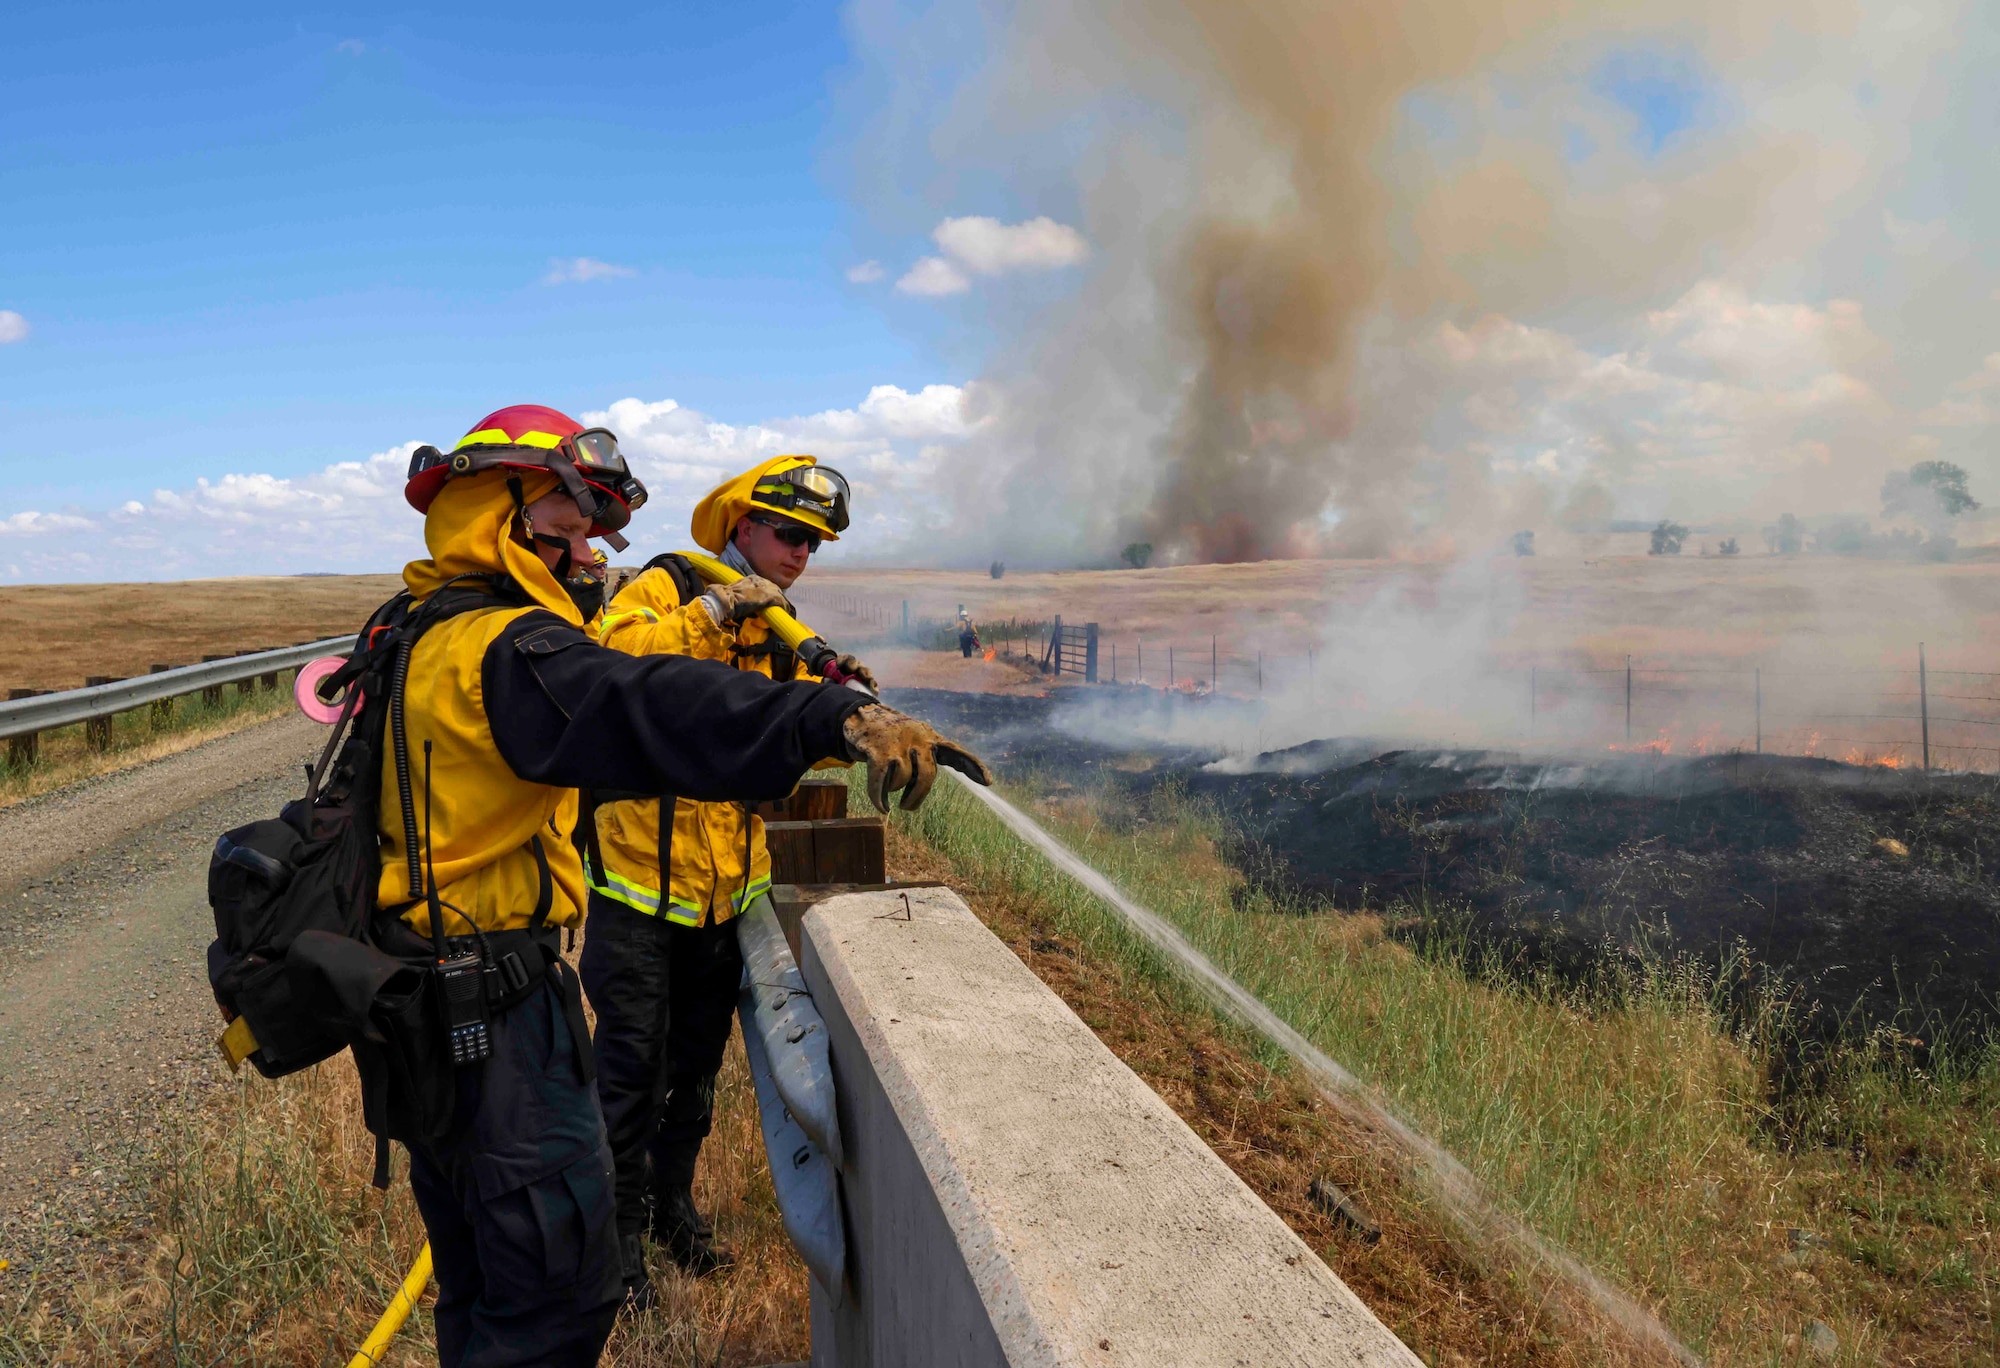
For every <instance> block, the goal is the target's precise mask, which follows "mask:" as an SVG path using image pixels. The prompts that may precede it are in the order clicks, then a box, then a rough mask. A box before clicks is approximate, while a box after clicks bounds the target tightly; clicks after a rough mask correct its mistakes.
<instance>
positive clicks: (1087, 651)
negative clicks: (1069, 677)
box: [1083, 622, 1097, 684]
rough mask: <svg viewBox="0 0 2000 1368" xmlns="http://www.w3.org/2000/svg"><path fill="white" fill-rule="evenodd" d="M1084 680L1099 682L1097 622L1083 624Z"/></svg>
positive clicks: (1085, 681) (1087, 682)
mask: <svg viewBox="0 0 2000 1368" xmlns="http://www.w3.org/2000/svg"><path fill="white" fill-rule="evenodd" d="M1083 682H1084V683H1086V684H1095V683H1096V682H1097V624H1096V623H1094V622H1086V623H1084V624H1083Z"/></svg>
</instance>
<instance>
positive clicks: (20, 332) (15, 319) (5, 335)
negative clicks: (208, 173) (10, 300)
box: [0, 309, 28, 347]
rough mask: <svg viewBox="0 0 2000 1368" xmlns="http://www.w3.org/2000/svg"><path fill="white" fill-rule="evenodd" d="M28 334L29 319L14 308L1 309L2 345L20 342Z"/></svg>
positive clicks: (0, 331)
mask: <svg viewBox="0 0 2000 1368" xmlns="http://www.w3.org/2000/svg"><path fill="white" fill-rule="evenodd" d="M27 335H28V320H27V319H25V318H23V317H21V315H19V314H17V313H15V312H14V311H13V310H12V309H0V347H4V346H6V345H7V344H8V343H9V342H19V341H21V340H22V339H24V338H25V337H27Z"/></svg>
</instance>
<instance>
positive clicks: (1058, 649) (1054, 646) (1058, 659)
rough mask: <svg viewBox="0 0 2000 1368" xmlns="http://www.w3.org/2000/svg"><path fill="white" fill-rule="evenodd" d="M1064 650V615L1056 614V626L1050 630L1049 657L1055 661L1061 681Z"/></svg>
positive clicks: (1056, 671)
mask: <svg viewBox="0 0 2000 1368" xmlns="http://www.w3.org/2000/svg"><path fill="white" fill-rule="evenodd" d="M1062 648H1063V633H1062V614H1060V613H1058V614H1056V625H1055V626H1054V627H1052V628H1051V629H1050V630H1049V655H1050V657H1051V658H1052V659H1053V660H1054V661H1055V666H1056V668H1055V671H1054V673H1055V675H1056V677H1057V678H1059V679H1060V678H1061V677H1062Z"/></svg>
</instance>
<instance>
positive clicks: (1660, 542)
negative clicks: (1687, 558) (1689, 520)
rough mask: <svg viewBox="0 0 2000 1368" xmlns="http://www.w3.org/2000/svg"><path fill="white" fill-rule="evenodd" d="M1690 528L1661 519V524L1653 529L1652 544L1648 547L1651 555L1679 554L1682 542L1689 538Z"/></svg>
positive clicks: (1648, 553) (1647, 550) (1647, 552)
mask: <svg viewBox="0 0 2000 1368" xmlns="http://www.w3.org/2000/svg"><path fill="white" fill-rule="evenodd" d="M1687 534H1688V530H1687V529H1686V528H1685V527H1683V526H1681V525H1680V524H1679V523H1677V522H1669V521H1668V520H1667V519H1665V518H1662V519H1660V525H1659V526H1658V527H1656V528H1654V529H1653V542H1652V545H1651V546H1649V547H1647V548H1646V554H1647V555H1649V556H1678V555H1679V554H1680V553H1681V543H1682V542H1684V541H1686V540H1687Z"/></svg>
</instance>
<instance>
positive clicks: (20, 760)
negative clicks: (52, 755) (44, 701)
mask: <svg viewBox="0 0 2000 1368" xmlns="http://www.w3.org/2000/svg"><path fill="white" fill-rule="evenodd" d="M47 692H48V690H47V689H9V690H7V698H8V700H9V701H10V702H11V701H12V700H14V699H16V698H40V697H41V696H42V695H43V694H45V693H47ZM41 753H42V734H41V733H40V732H23V733H21V734H20V735H19V736H10V737H8V738H7V765H8V767H9V768H10V769H17V770H21V769H26V768H27V767H28V766H30V765H32V764H34V763H35V761H36V760H37V759H39V758H40V757H41Z"/></svg>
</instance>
